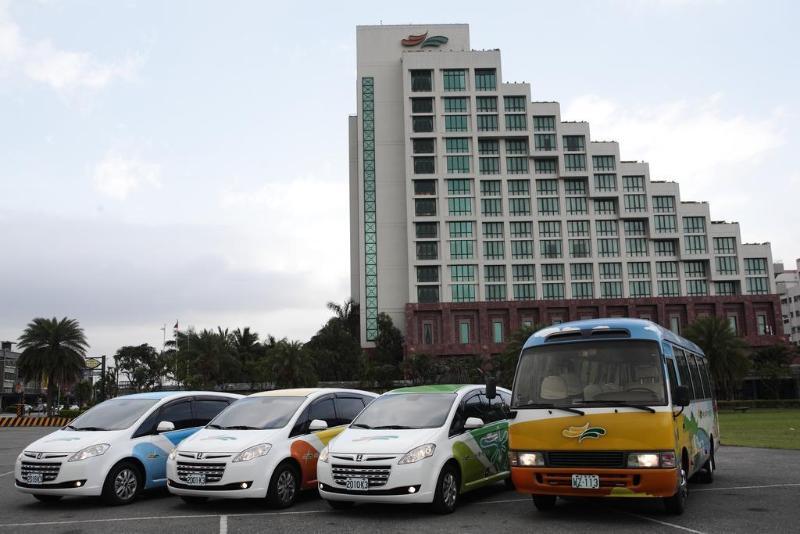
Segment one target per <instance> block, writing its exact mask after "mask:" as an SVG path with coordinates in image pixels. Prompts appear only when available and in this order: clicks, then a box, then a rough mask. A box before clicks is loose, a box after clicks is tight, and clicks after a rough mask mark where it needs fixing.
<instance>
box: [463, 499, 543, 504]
mask: <svg viewBox="0 0 800 534" xmlns="http://www.w3.org/2000/svg"><path fill="white" fill-rule="evenodd" d="M523 501H524V502H528V501H530V499H504V500H502V501H479V502H474V503H470V504H503V503H507V502H523Z"/></svg>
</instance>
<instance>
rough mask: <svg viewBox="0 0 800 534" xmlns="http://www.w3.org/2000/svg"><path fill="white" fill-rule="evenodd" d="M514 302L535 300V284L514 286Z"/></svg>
mask: <svg viewBox="0 0 800 534" xmlns="http://www.w3.org/2000/svg"><path fill="white" fill-rule="evenodd" d="M513 289H514V300H533V299H535V298H536V284H514V288H513Z"/></svg>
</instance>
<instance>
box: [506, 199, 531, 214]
mask: <svg viewBox="0 0 800 534" xmlns="http://www.w3.org/2000/svg"><path fill="white" fill-rule="evenodd" d="M508 213H509V215H517V216H519V215H530V214H531V199H529V198H510V199H508Z"/></svg>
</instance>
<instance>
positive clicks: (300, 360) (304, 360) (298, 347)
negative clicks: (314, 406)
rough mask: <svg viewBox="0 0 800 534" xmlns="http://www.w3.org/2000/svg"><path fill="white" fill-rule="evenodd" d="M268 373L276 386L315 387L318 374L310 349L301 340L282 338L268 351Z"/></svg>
mask: <svg viewBox="0 0 800 534" xmlns="http://www.w3.org/2000/svg"><path fill="white" fill-rule="evenodd" d="M265 365H266V366H267V375H268V376H269V377H270V379H271V380H272V381H273V383H274V384H275V387H276V388H295V387H313V386H316V385H317V376H316V373H315V370H314V365H313V363H312V361H311V358H310V357H309V354H308V351H306V350H305V349H304V347H303V344H302V343H300V342H299V341H289V340H287V339H285V338H284V339H281V340H280V341H278V342H276V343H275V345H274V346H273V347H271V348H270V349H269V350H268V352H267V357H266V360H265Z"/></svg>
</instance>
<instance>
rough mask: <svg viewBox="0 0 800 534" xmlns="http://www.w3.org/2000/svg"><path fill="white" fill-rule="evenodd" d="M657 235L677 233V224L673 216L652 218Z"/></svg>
mask: <svg viewBox="0 0 800 534" xmlns="http://www.w3.org/2000/svg"><path fill="white" fill-rule="evenodd" d="M653 222H654V223H655V227H656V233H657V234H674V233H675V232H677V231H678V228H677V226H678V222H677V221H676V219H675V216H674V215H656V216H654V217H653Z"/></svg>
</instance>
